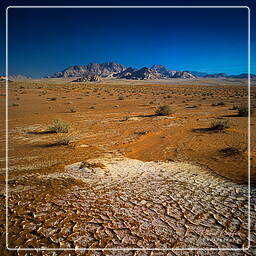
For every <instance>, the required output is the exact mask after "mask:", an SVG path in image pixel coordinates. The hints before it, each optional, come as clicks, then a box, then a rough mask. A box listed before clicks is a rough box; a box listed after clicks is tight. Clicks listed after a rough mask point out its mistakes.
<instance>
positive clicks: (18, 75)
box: [8, 74, 31, 81]
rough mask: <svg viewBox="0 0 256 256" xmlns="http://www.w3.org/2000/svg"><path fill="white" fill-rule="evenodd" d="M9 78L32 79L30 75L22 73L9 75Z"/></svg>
mask: <svg viewBox="0 0 256 256" xmlns="http://www.w3.org/2000/svg"><path fill="white" fill-rule="evenodd" d="M8 78H9V80H11V81H17V80H27V79H31V77H29V76H24V75H20V74H13V75H9V76H8Z"/></svg>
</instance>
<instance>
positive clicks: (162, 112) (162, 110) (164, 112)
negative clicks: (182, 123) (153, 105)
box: [155, 105, 174, 116]
mask: <svg viewBox="0 0 256 256" xmlns="http://www.w3.org/2000/svg"><path fill="white" fill-rule="evenodd" d="M173 113H174V112H173V110H172V109H171V107H170V106H168V105H162V106H159V107H158V108H157V109H156V111H155V114H156V115H157V116H168V115H171V114H173Z"/></svg>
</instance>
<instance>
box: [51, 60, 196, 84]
mask: <svg viewBox="0 0 256 256" xmlns="http://www.w3.org/2000/svg"><path fill="white" fill-rule="evenodd" d="M88 76H98V77H116V78H119V79H133V80H147V79H168V78H195V77H196V76H194V75H193V74H192V73H191V72H189V71H175V70H170V69H167V68H166V67H164V66H162V65H157V64H154V65H153V66H152V67H151V68H148V67H143V68H141V69H136V68H133V67H129V68H125V67H124V66H123V65H122V64H117V63H115V62H106V63H101V64H98V63H89V64H88V65H85V66H71V67H69V68H66V69H64V70H63V71H60V72H56V73H55V74H54V75H53V76H52V77H53V78H61V77H64V78H67V77H84V78H85V79H84V80H88V79H87V78H86V77H88Z"/></svg>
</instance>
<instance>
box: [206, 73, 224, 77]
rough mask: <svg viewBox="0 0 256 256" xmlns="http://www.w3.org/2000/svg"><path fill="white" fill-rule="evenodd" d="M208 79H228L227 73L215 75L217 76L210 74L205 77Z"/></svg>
mask: <svg viewBox="0 0 256 256" xmlns="http://www.w3.org/2000/svg"><path fill="white" fill-rule="evenodd" d="M204 77H206V78H222V77H228V75H227V74H226V73H215V74H208V75H206V76H204Z"/></svg>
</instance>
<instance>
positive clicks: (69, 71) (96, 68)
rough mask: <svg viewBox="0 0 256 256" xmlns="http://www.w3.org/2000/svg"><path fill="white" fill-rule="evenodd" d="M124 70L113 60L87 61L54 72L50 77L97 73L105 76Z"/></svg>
mask: <svg viewBox="0 0 256 256" xmlns="http://www.w3.org/2000/svg"><path fill="white" fill-rule="evenodd" d="M124 70H125V67H124V66H123V65H121V64H117V63H115V62H106V63H101V64H98V63H89V64H88V65H86V66H71V67H69V68H66V69H64V70H63V71H60V72H56V73H55V74H54V75H53V76H52V77H53V78H60V77H83V76H88V75H97V76H100V77H107V76H110V75H112V74H114V73H119V72H122V71H124Z"/></svg>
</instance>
